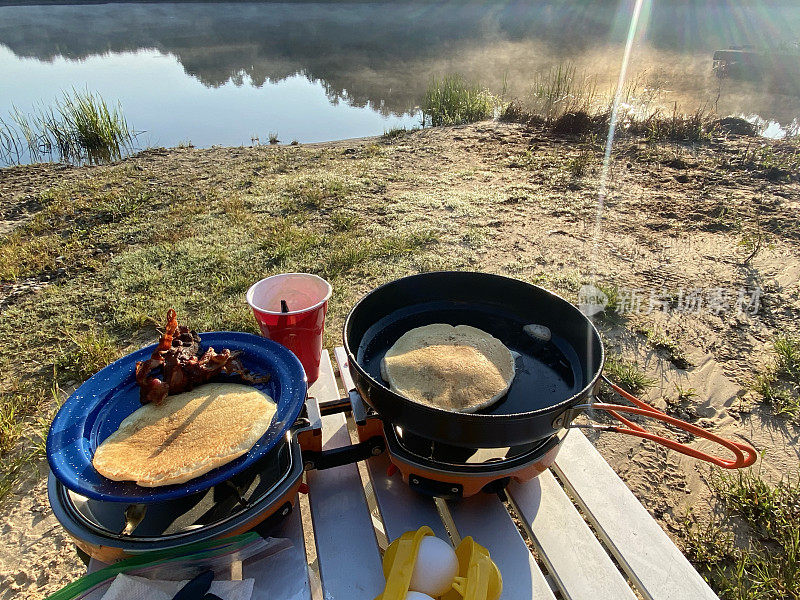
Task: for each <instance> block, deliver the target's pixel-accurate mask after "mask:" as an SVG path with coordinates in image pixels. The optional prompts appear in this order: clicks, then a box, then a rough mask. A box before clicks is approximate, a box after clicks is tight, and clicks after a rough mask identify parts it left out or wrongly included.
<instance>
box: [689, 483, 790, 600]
mask: <svg viewBox="0 0 800 600" xmlns="http://www.w3.org/2000/svg"><path fill="white" fill-rule="evenodd" d="M712 484H713V487H714V488H715V489H716V491H717V492H718V493H719V495H720V497H721V499H722V502H723V505H724V506H725V507H726V508H727V510H728V512H729V515H725V517H723V518H724V519H725V520H726V521H727V520H728V519H729V518H730V515H734V516H736V517H738V518H740V519H741V520H742V521H743V522H744V524H745V526H746V527H747V528H748V529H749V532H750V534H751V535H750V537H751V539H757V540H759V543H758V544H754V543H753V542H752V541H750V542H748V544H747V545H746V546H744V545H740V544H737V543H736V538H735V536H734V535H733V533H732V532H731V531H730V530H729V529H727V528H725V527H723V526H722V524H721V523H720V522H712V523H710V524H709V525H707V526H705V527H701V526H698V525H697V524H696V523H691V524H690V525H689V528H688V538H687V541H686V543H685V551H686V554H687V556H688V557H689V559H690V560H691V561H692V563H694V565H695V567H697V568H698V570H699V571H700V573H701V574H702V575H703V577H704V578H705V579H706V581H708V582H709V584H710V585H711V586H712V587H713V588H714V590H715V591H716V592H717V593H718V594H719V596H720V598H722V599H723V600H798V599H800V528H798V526H797V523H798V521H800V481H794V482H790V481H787V480H784V481H781V482H780V483H778V484H777V485H770V484H769V483H767V482H766V481H764V480H763V479H761V478H760V477H759V476H758V475H757V474H756V473H754V472H753V471H745V472H741V471H740V472H738V473H736V474H731V475H728V474H725V475H722V474H720V473H719V472H716V475H715V477H714V478H713V479H712Z"/></svg>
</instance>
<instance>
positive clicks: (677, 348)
mask: <svg viewBox="0 0 800 600" xmlns="http://www.w3.org/2000/svg"><path fill="white" fill-rule="evenodd" d="M636 332H637V333H639V334H641V335H643V336H645V338H646V339H647V343H648V345H649V346H650V347H651V348H653V349H655V350H660V351H662V352H663V353H664V354H665V355H666V357H667V359H668V360H669V361H670V362H671V363H672V364H673V365H675V366H676V367H677V368H679V369H688V368H689V367H690V366H691V363H690V362H689V360H688V359H687V358H686V352H685V351H684V350H683V347H682V346H681V344H680V343H679V342H678V340H676V339H674V338H672V337H670V335H669V334H668V333H667V332H666V331H664V329H663V328H661V327H658V326H650V325H646V326H639V327H637V328H636Z"/></svg>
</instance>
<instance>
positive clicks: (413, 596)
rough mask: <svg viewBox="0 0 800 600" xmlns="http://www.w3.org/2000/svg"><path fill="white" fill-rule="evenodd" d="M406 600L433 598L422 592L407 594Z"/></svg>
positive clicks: (431, 599) (428, 599) (429, 599)
mask: <svg viewBox="0 0 800 600" xmlns="http://www.w3.org/2000/svg"><path fill="white" fill-rule="evenodd" d="M406 600H433V598H431V597H430V596H428V594H423V593H422V592H408V593H407V594H406Z"/></svg>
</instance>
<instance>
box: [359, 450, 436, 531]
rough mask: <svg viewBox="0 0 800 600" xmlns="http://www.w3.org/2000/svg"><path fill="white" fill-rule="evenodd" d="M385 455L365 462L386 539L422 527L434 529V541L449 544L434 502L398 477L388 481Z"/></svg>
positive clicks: (390, 478)
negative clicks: (436, 538)
mask: <svg viewBox="0 0 800 600" xmlns="http://www.w3.org/2000/svg"><path fill="white" fill-rule="evenodd" d="M389 465H390V463H389V458H388V457H387V456H386V454H382V455H380V456H376V457H374V458H371V459H369V460H368V461H367V469H368V470H369V475H370V479H371V480H372V489H373V491H374V492H375V499H376V500H377V501H378V508H379V509H380V511H381V516H382V517H383V524H384V526H385V527H386V536H387V537H388V538H389V541H392V540H394V539H396V538H398V537H400V536H401V535H403V533H405V532H406V531H411V530H412V529H414V530H416V529H419V528H420V527H422V526H423V525H427V526H429V527H430V528H431V529H433V533H434V534H436V536H437V537H440V538H441V539H443V540H445V541H448V540H449V539H450V538H449V536H448V534H447V530H446V529H445V527H444V525H443V524H442V519H441V518H440V517H439V512H438V511H437V510H436V505H435V504H434V502H433V498H428V497H426V496H423V495H422V494H419V493H417V492H415V491H414V490H412V489H411V488H410V487H408V484H406V483H404V482H403V479H402V477H401V476H400V473H396V474H394V475H392V476H391V477H389V476H387V475H386V469H388V468H389Z"/></svg>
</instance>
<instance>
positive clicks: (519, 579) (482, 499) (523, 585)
mask: <svg viewBox="0 0 800 600" xmlns="http://www.w3.org/2000/svg"><path fill="white" fill-rule="evenodd" d="M448 506H449V507H450V512H451V513H452V515H453V520H454V521H455V523H456V527H458V532H459V533H460V534H461V537H462V538H464V537H467V536H468V535H469V536H472V538H473V539H474V540H475V541H476V542H478V543H479V544H481V545H482V546H484V547H485V548H486V549H487V550H489V553H490V554H491V555H492V560H494V562H495V564H496V565H497V567H498V568H499V569H500V573H501V575H502V576H503V595H502V600H531V599H532V598H535V599H536V600H555V596H554V595H553V592H552V591H551V590H550V586H549V585H548V584H547V581H546V580H545V578H544V575H543V574H542V572H541V570H540V569H539V566H538V565H537V564H536V561H535V560H534V559H533V556H531V553H530V552H529V551H528V547H527V546H526V545H525V540H523V539H522V536H521V535H520V534H519V531H517V527H516V525H514V523H513V522H512V521H511V517H510V516H509V514H508V511H507V510H506V508H505V506H503V503H502V502H500V500H499V499H498V498H497V497H496V496H494V495H490V494H477V495H475V496H471V497H469V498H465V499H464V500H461V501H458V502H449V503H448Z"/></svg>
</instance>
